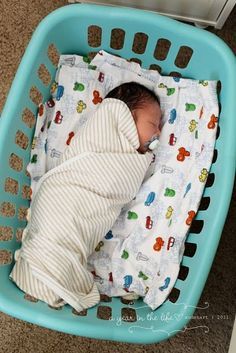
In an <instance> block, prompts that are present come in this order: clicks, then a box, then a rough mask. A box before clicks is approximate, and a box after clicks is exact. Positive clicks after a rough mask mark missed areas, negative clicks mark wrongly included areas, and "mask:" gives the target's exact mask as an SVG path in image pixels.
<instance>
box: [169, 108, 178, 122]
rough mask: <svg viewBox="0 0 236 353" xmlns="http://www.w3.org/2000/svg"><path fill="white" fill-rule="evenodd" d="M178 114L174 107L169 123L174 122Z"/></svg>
mask: <svg viewBox="0 0 236 353" xmlns="http://www.w3.org/2000/svg"><path fill="white" fill-rule="evenodd" d="M176 116H177V113H176V109H172V110H171V111H170V117H169V120H168V123H169V124H174V122H175V119H176Z"/></svg>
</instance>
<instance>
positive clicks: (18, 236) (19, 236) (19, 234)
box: [16, 228, 24, 242]
mask: <svg viewBox="0 0 236 353" xmlns="http://www.w3.org/2000/svg"><path fill="white" fill-rule="evenodd" d="M23 231H24V228H17V230H16V241H18V242H21V240H22V234H23Z"/></svg>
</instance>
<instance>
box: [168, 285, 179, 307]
mask: <svg viewBox="0 0 236 353" xmlns="http://www.w3.org/2000/svg"><path fill="white" fill-rule="evenodd" d="M179 295H180V290H179V289H178V288H175V287H174V288H173V289H172V291H171V292H170V294H169V297H168V299H169V301H170V302H171V303H175V302H177V300H178V298H179Z"/></svg>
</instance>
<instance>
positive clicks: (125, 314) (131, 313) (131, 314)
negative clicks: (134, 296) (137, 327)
mask: <svg viewBox="0 0 236 353" xmlns="http://www.w3.org/2000/svg"><path fill="white" fill-rule="evenodd" d="M121 319H122V321H125V322H135V321H137V315H136V311H135V310H134V309H132V308H122V309H121Z"/></svg>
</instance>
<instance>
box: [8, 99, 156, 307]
mask: <svg viewBox="0 0 236 353" xmlns="http://www.w3.org/2000/svg"><path fill="white" fill-rule="evenodd" d="M138 147H139V139H138V133H137V129H136V125H135V123H134V120H133V118H132V115H131V113H130V111H129V109H128V107H127V106H126V104H125V103H123V102H121V101H119V100H116V99H110V98H109V99H105V100H104V101H103V103H101V105H100V107H99V108H98V110H97V111H96V112H95V114H94V115H93V116H92V117H91V118H90V119H89V120H88V121H87V123H86V124H85V125H84V127H83V129H82V130H81V131H80V133H79V134H77V136H75V137H74V139H73V140H72V142H71V145H70V146H69V147H68V148H67V149H66V150H65V152H64V154H63V155H62V157H61V158H60V161H59V164H58V166H57V167H55V168H54V169H52V170H51V171H49V172H48V173H46V174H45V175H44V176H43V177H42V178H41V179H40V181H39V183H38V185H37V190H36V192H35V196H34V199H33V201H32V204H31V216H30V219H29V222H28V225H27V227H26V229H25V232H24V236H23V241H22V247H21V249H19V250H18V251H17V252H16V254H15V259H16V263H15V266H14V268H13V270H12V272H11V274H10V278H11V279H12V280H13V281H14V282H15V283H16V284H17V286H18V287H19V288H21V289H22V290H23V291H24V292H26V293H28V294H30V295H32V296H34V297H36V298H38V299H40V300H43V301H45V302H46V303H48V304H49V305H51V306H54V307H60V306H62V305H64V304H65V303H68V304H70V305H71V306H72V307H73V308H74V309H76V310H77V311H81V310H83V309H85V308H88V307H91V306H93V305H95V304H97V303H98V302H99V300H100V296H99V292H98V289H97V287H96V284H95V283H94V280H93V275H92V274H91V273H90V272H89V271H88V270H87V266H86V265H87V258H88V256H89V255H90V254H91V253H92V252H93V251H94V250H95V248H96V246H97V244H98V243H99V241H101V240H102V239H103V238H104V236H105V235H106V233H107V232H108V231H109V230H110V229H111V227H112V225H113V224H114V222H115V221H116V219H117V217H118V215H119V214H120V211H121V208H122V207H123V205H124V204H126V203H128V202H130V201H131V200H132V199H133V198H134V197H135V196H136V194H137V192H138V190H139V188H140V186H141V184H142V181H143V179H144V177H145V174H146V172H147V170H148V167H149V165H150V163H151V160H152V153H151V152H147V153H146V154H139V153H138V152H137V149H138Z"/></svg>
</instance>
